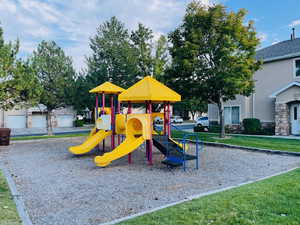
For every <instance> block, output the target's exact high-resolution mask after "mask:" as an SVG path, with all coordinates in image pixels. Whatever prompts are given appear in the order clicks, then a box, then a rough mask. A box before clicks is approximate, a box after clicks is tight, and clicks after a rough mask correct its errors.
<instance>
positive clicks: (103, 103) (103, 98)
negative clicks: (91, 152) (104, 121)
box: [97, 93, 105, 153]
mask: <svg viewBox="0 0 300 225" xmlns="http://www.w3.org/2000/svg"><path fill="white" fill-rule="evenodd" d="M104 108H105V94H104V93H102V111H101V115H104ZM97 114H98V112H97ZM102 145H103V153H104V152H105V139H103V141H102Z"/></svg>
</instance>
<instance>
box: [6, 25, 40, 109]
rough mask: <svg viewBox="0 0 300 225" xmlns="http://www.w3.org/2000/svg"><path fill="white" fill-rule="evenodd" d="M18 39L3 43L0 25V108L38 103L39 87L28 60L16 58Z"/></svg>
mask: <svg viewBox="0 0 300 225" xmlns="http://www.w3.org/2000/svg"><path fill="white" fill-rule="evenodd" d="M19 46H20V45H19V41H16V42H9V43H5V41H4V38H3V30H2V28H1V27H0V108H1V109H3V110H9V109H12V108H14V107H16V106H17V107H19V108H21V107H28V106H32V105H35V104H37V103H38V100H39V95H40V87H39V85H38V82H37V79H36V76H35V73H34V70H33V68H32V66H31V63H30V61H29V60H22V59H20V58H18V53H19Z"/></svg>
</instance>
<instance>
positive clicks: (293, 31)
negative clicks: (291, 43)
mask: <svg viewBox="0 0 300 225" xmlns="http://www.w3.org/2000/svg"><path fill="white" fill-rule="evenodd" d="M295 39H296V35H295V28H293V29H292V34H291V40H295Z"/></svg>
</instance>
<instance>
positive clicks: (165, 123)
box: [163, 103, 168, 135]
mask: <svg viewBox="0 0 300 225" xmlns="http://www.w3.org/2000/svg"><path fill="white" fill-rule="evenodd" d="M167 121H168V120H167V113H166V103H164V121H163V123H164V133H163V135H166V134H167Z"/></svg>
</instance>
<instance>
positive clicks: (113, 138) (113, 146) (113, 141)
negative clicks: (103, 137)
mask: <svg viewBox="0 0 300 225" xmlns="http://www.w3.org/2000/svg"><path fill="white" fill-rule="evenodd" d="M110 110H111V131H112V135H111V143H110V146H111V150H113V149H115V109H114V96H113V95H111V96H110Z"/></svg>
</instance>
